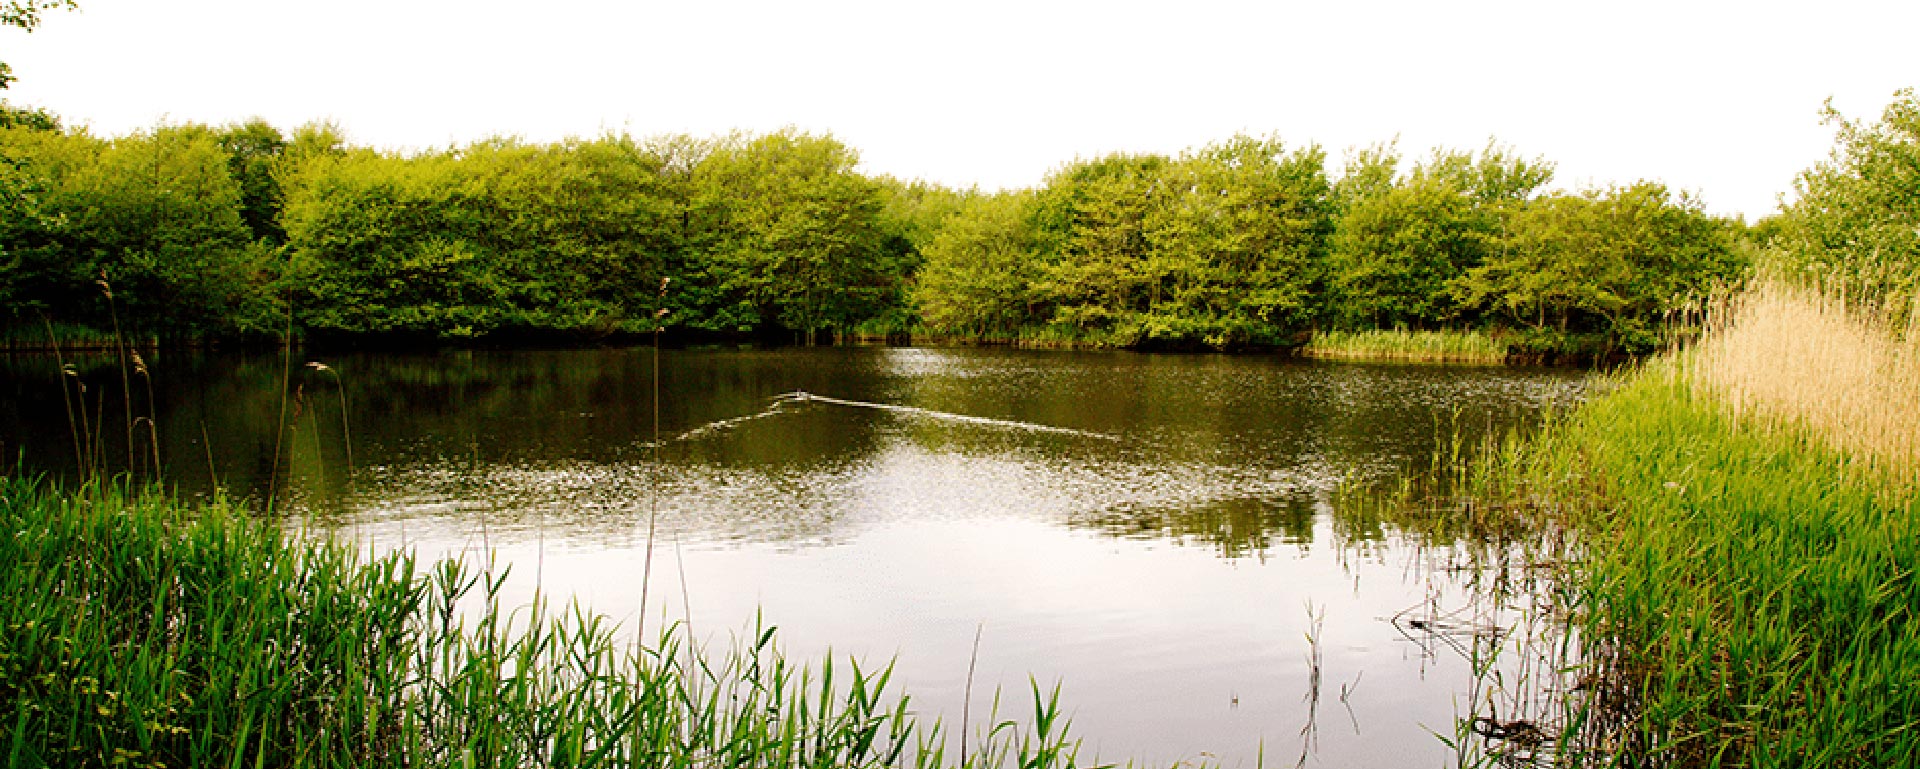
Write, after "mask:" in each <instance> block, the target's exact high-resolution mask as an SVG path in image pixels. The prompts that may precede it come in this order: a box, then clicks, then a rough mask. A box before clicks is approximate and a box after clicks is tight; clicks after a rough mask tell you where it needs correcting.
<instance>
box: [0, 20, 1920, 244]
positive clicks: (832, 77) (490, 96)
mask: <svg viewBox="0 0 1920 769" xmlns="http://www.w3.org/2000/svg"><path fill="white" fill-rule="evenodd" d="M1916 30H1920V2H1914V0H1905V1H1904V2H1851V1H1849V0H1836V1H1829V2H1822V3H1808V2H1795V3H1770V2H1753V1H1749V2H1737V3H1736V2H1714V3H1708V2H1685V1H1684V0H1664V1H1663V2H1640V1H1639V0H1628V1H1626V2H1612V3H1562V2H1541V1H1539V0H1534V1H1532V2H1406V3H1399V2H1335V1H1333V0H1318V1H1317V2H1227V1H1225V0H1219V1H1215V0H1185V1H1184V2H1178V3H1173V2H1164V3H1133V2H1119V1H1113V0H1109V1H1108V2H1048V1H1047V0H1027V1H1025V2H1000V0H970V1H969V2H916V1H914V0H892V1H891V2H850V1H834V2H808V1H805V0H788V1H787V2H746V1H744V0H721V1H718V2H695V1H693V0H681V1H680V2H673V3H658V2H650V1H648V0H630V1H628V2H610V1H603V0H546V1H545V2H537V3H528V2H518V3H505V2H494V0H461V1H460V2H453V1H451V0H328V2H314V1H313V0H308V1H307V2H295V1H294V0H170V1H169V2H152V0H80V9H79V10H78V11H54V12H50V13H48V14H46V16H45V17H44V18H43V21H42V26H41V28H40V29H38V30H36V31H34V32H33V33H31V34H28V33H25V32H22V31H20V30H18V29H12V28H7V29H0V61H6V62H7V63H9V64H11V65H12V66H13V69H14V74H15V75H16V76H18V77H19V78H20V81H19V82H18V83H15V84H14V86H13V88H11V89H10V90H8V91H6V92H4V93H0V96H4V97H5V98H7V99H8V100H9V101H11V102H13V103H15V104H27V105H35V106H40V107H45V108H47V109H50V110H52V111H53V112H55V113H56V114H59V115H60V116H61V117H62V118H63V119H64V120H65V121H66V122H67V123H68V125H73V126H86V127H88V128H90V129H91V130H92V131H93V132H94V133H95V134H97V135H106V136H117V135H122V134H126V133H129V132H133V131H138V130H142V129H146V128H151V127H153V126H156V125H160V124H177V123H186V122H198V123H210V124H222V123H227V122H233V121H240V120H245V119H248V118H251V117H261V118H264V119H266V120H267V121H269V122H271V123H273V124H274V125H277V126H279V127H281V128H282V129H291V128H293V127H295V126H298V125H301V124H304V123H308V122H311V121H316V120H327V121H332V122H334V123H335V124H336V125H338V126H339V127H341V128H342V129H344V131H345V133H346V135H347V137H348V139H349V141H350V142H352V143H354V144H357V145H364V146H373V147H378V148H382V149H387V150H394V151H410V150H423V149H434V148H445V147H448V146H454V145H461V144H465V143H468V142H471V141H474V140H477V139H482V138H487V137H492V136H513V137H519V138H521V139H524V140H528V141H535V142H547V141H556V140H559V139H563V138H566V137H569V136H580V137H593V136H598V135H601V134H604V133H607V132H625V133H628V134H631V135H633V136H635V137H649V136H656V135H662V134H675V133H687V134H693V135H696V136H709V135H715V134H720V133H725V132H728V131H732V130H744V131H748V132H755V133H758V132H767V131H774V130H779V129H781V128H783V127H789V126H790V127H794V128H798V129H800V130H803V131H808V132H812V133H822V134H831V135H832V136H834V137H835V138H837V139H839V140H840V141H842V142H844V143H846V144H847V145H849V146H851V147H853V148H854V149H855V150H857V151H858V152H859V153H860V157H861V162H862V169H863V170H864V171H866V172H868V173H876V174H890V175H893V176H896V177H900V178H903V179H925V180H927V181H932V182H938V183H941V184H945V185H948V186H953V187H961V188H964V187H974V186H977V187H979V188H981V189H983V190H993V189H1002V188H1017V187H1029V186H1036V185H1039V184H1042V183H1043V182H1044V181H1045V179H1046V176H1047V174H1048V173H1049V172H1051V171H1053V170H1055V169H1057V168H1059V167H1061V166H1062V165H1064V164H1066V163H1068V162H1070V161H1072V160H1074V159H1076V158H1094V157H1099V156H1103V155H1106V154H1109V153H1114V152H1136V153H1138V152H1152V153H1161V154H1167V155H1177V154H1178V153H1180V152H1181V151H1183V150H1186V149H1190V148H1198V147H1202V146H1205V145H1207V144H1209V143H1212V142H1219V141H1223V140H1226V139H1228V138H1230V137H1232V136H1233V135H1235V134H1236V133H1246V134H1251V135H1259V136H1266V135H1277V136H1279V137H1280V138H1281V139H1283V140H1284V141H1285V142H1287V143H1288V144H1289V145H1305V144H1318V145H1320V146H1322V147H1323V148H1325V149H1326V150H1327V152H1328V154H1329V167H1330V170H1331V171H1334V172H1336V173H1337V170H1338V168H1339V164H1340V162H1341V160H1342V158H1343V157H1344V156H1345V155H1346V154H1347V152H1348V151H1349V150H1351V149H1353V148H1357V147H1362V146H1365V145H1369V144H1374V143H1378V142H1384V141H1394V140H1397V141H1398V146H1399V147H1400V149H1401V150H1402V152H1403V154H1405V155H1407V156H1408V157H1410V158H1413V157H1419V156H1423V155H1425V154H1426V153H1427V152H1429V151H1430V150H1431V149H1432V148H1435V147H1447V148H1455V149H1478V148H1480V147H1482V146H1485V145H1486V144H1487V143H1488V142H1489V141H1490V140H1497V141H1498V142H1499V143H1501V144H1503V145H1507V146H1509V147H1511V148H1512V149H1513V150H1515V151H1517V152H1519V153H1520V154H1522V155H1525V156H1529V157H1542V158H1545V159H1547V160H1550V161H1553V162H1554V163H1556V165H1557V173H1556V176H1555V180H1554V186H1556V187H1559V188H1565V189H1581V188H1586V187H1595V186H1605V185H1608V184H1614V183H1619V184H1626V183H1632V182H1634V181H1637V180H1641V179H1648V180H1654V181H1660V182H1664V183H1665V184H1667V185H1668V186H1669V187H1671V188H1673V189H1676V190H1684V191H1689V192H1692V193H1694V194H1696V195H1698V196H1699V197H1700V198H1701V199H1702V200H1703V201H1704V202H1705V205H1706V207H1707V209H1708V210H1709V211H1712V212H1715V213H1720V214H1738V215H1744V216H1745V217H1747V219H1748V220H1749V221H1752V220H1757V219H1758V218H1760V217H1763V216H1766V215H1767V214H1769V213H1772V212H1773V211H1774V210H1775V209H1776V207H1777V205H1778V203H1779V201H1780V199H1781V196H1782V195H1790V194H1791V189H1792V183H1793V178H1794V175H1795V174H1796V173H1798V172H1799V171H1801V170H1803V169H1805V168H1807V167H1809V166H1811V165H1813V164H1814V163H1816V162H1819V161H1821V160H1823V159H1825V158H1826V157H1827V155H1828V153H1829V151H1830V150H1831V147H1832V143H1833V128H1832V127H1831V126H1830V125H1826V124H1823V122H1822V119H1821V108H1822V105H1823V104H1824V103H1825V102H1826V101H1827V100H1828V99H1832V102H1833V105H1834V106H1835V107H1836V108H1837V109H1838V110H1840V112H1841V113H1842V114H1845V115H1847V116H1848V117H1850V118H1856V119H1858V118H1866V119H1873V118H1877V116H1878V115H1879V114H1880V112H1881V110H1882V108H1884V107H1885V105H1886V104H1887V103H1888V102H1889V101H1891V100H1892V98H1893V96H1894V92H1895V90H1896V89H1899V88H1902V87H1914V86H1920V44H1916V43H1915V42H1914V41H1915V40H1916V39H1920V33H1916Z"/></svg>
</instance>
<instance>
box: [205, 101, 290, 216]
mask: <svg viewBox="0 0 1920 769" xmlns="http://www.w3.org/2000/svg"><path fill="white" fill-rule="evenodd" d="M216 141H218V142H219V143H220V148H221V149H223V150H226V152H227V172H228V173H230V174H232V175H233V180H234V182H235V183H237V184H239V185H240V220H241V221H243V222H245V223H246V225H247V230H248V231H249V232H251V233H253V238H254V240H259V241H265V242H267V243H270V244H279V243H282V242H284V241H285V240H286V239H287V233H286V231H285V230H283V229H281V228H280V201H281V194H280V182H279V180H278V179H275V178H274V175H273V174H274V167H275V165H276V164H278V163H279V160H280V154H281V152H283V151H284V150H285V149H286V147H287V140H286V137H284V136H282V135H281V134H280V129H278V128H274V127H273V126H272V125H270V124H268V123H267V121H265V120H261V119H259V118H254V119H252V120H249V121H247V122H245V123H235V124H233V125H229V126H227V127H225V128H222V129H220V131H219V133H218V134H217V135H216Z"/></svg>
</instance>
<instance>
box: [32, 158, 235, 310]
mask: <svg viewBox="0 0 1920 769" xmlns="http://www.w3.org/2000/svg"><path fill="white" fill-rule="evenodd" d="M0 144H4V150H0V154H4V156H5V157H6V158H7V162H6V165H7V166H9V167H10V171H9V172H8V174H9V175H10V176H12V177H13V178H15V179H22V180H24V181H23V182H20V183H18V184H17V185H8V186H16V188H17V189H24V190H26V191H27V192H28V193H29V196H25V197H23V196H21V195H18V194H15V195H10V196H9V197H10V198H12V205H13V206H14V207H15V208H17V209H23V210H26V213H27V214H28V216H26V217H25V218H23V219H19V220H15V221H14V222H13V225H12V226H11V227H9V228H7V229H8V231H7V232H6V233H5V235H4V237H5V240H4V245H0V249H4V250H5V251H6V252H7V254H8V262H7V273H8V274H7V275H6V276H5V281H4V283H5V286H6V290H7V291H8V292H9V293H11V294H13V297H12V298H14V299H16V303H15V304H14V307H13V309H14V311H15V315H16V318H18V317H19V315H20V313H22V312H35V313H37V312H42V311H44V312H48V313H50V314H55V315H58V316H59V318H60V319H61V320H65V321H68V322H81V323H93V324H95V325H96V326H97V327H101V328H104V327H106V326H108V323H107V322H106V313H105V311H104V307H103V306H102V305H103V302H102V301H101V289H100V286H99V285H98V284H97V281H100V280H105V281H107V282H108V283H109V284H110V285H112V287H113V289H114V291H115V304H116V306H117V307H118V309H119V312H120V314H121V317H122V319H123V320H125V321H127V325H128V326H129V328H130V329H132V330H133V331H134V332H135V333H138V334H141V335H157V336H162V337H192V336H204V335H220V334H228V333H243V332H245V331H248V330H253V329H251V328H250V326H249V324H250V323H252V321H253V319H252V318H251V317H250V315H251V313H252V312H253V311H254V310H255V309H257V302H256V299H257V294H258V293H259V292H260V291H262V290H263V289H262V286H261V284H260V281H259V280H258V279H257V278H258V274H257V270H256V267H257V265H256V264H255V263H254V260H255V259H256V258H257V257H258V256H259V255H258V254H257V253H255V252H253V251H251V250H249V249H247V248H245V245H246V243H247V241H248V238H247V233H246V230H245V227H244V225H243V224H241V222H240V220H239V216H238V213H237V210H238V205H237V203H238V199H239V191H238V189H237V187H236V186H235V185H234V183H233V179H232V177H231V176H229V174H228V173H227V168H226V162H227V157H226V154H225V152H223V151H222V150H221V149H220V147H219V146H218V144H216V143H215V142H214V141H213V139H212V135H211V132H210V131H209V130H207V129H206V128H205V127H202V126H177V127H162V128H158V129H155V130H153V131H151V132H146V133H138V134H133V135H130V136H126V137H122V138H120V139H116V140H114V141H112V142H102V141H99V140H97V139H94V138H92V137H90V136H87V135H86V134H84V133H73V134H66V133H60V132H52V131H39V130H28V129H22V128H10V129H0ZM23 201H25V202H24V203H23Z"/></svg>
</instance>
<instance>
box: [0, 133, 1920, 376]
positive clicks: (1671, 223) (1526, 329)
mask: <svg viewBox="0 0 1920 769" xmlns="http://www.w3.org/2000/svg"><path fill="white" fill-rule="evenodd" d="M1904 104H1905V105H1906V106H1905V107H1904V108H1905V109H1908V110H1909V111H1910V110H1911V109H1912V99H1911V98H1910V95H1909V98H1908V99H1907V101H1906V102H1904ZM1861 130H1865V129H1861ZM1330 166H1331V167H1330ZM1553 170H1554V169H1553V164H1552V163H1551V162H1549V161H1547V160H1545V159H1540V158H1528V157H1523V156H1521V155H1520V154H1518V153H1516V152H1515V151H1514V150H1512V149H1509V148H1506V147H1503V146H1500V145H1498V144H1493V143H1489V145H1488V146H1486V147H1485V148H1483V149H1480V150H1477V151H1452V150H1441V151H1436V152H1433V153H1431V154H1430V155H1428V156H1425V157H1419V158H1407V157H1403V156H1402V155H1401V154H1400V152H1399V151H1398V150H1397V148H1396V147H1395V146H1393V145H1391V144H1386V145H1378V146H1373V147H1368V148H1362V149H1359V150H1356V151H1353V152H1350V153H1347V155H1346V156H1345V157H1344V158H1342V159H1341V160H1340V161H1339V162H1338V163H1337V166H1335V164H1333V163H1330V161H1329V159H1328V156H1327V153H1326V152H1325V151H1324V150H1322V149H1321V148H1320V147H1318V146H1316V145H1312V144H1305V145H1289V144H1284V143H1282V142H1281V141H1279V140H1278V139H1274V138H1268V137H1249V136H1236V137H1232V138H1229V139H1227V140H1225V141H1222V142H1219V143H1217V144H1212V145H1209V146H1206V147H1201V148H1197V149H1192V150H1189V151H1186V152H1183V153H1181V154H1180V155H1179V156H1177V157H1167V156H1161V155H1130V154H1115V155H1111V156H1107V157H1101V158H1094V159H1082V160H1075V161H1073V162H1070V163H1067V164H1065V165H1064V166H1062V167H1060V168H1058V169H1056V170H1055V171H1054V172H1053V173H1052V174H1051V175H1049V176H1048V177H1047V178H1046V180H1045V182H1044V183H1043V184H1042V185H1040V186H1039V187H1038V188H1035V189H1024V190H1013V191H1004V192H992V193H988V192H982V191H978V190H953V189H947V188H944V187H941V186H938V185H933V184H928V183H924V182H918V181H915V182H906V181H901V180H897V179H893V178H887V177H875V176H870V175H867V174H864V173H862V172H861V171H860V170H859V169H858V155H857V153H856V151H855V150H854V149H853V148H850V147H848V146H846V145H845V144H842V143H841V142H839V141H837V140H835V139H834V138H832V137H830V136H820V135H813V134H808V133H804V132H800V131H797V130H785V131H780V132H776V133H771V134H764V135H748V134H734V135H727V136H719V137H711V138H696V137H690V136H668V137H657V138H652V139H635V138H632V137H628V136H621V135H609V136H603V137H600V138H597V139H590V140H589V139H575V140H568V141H564V142H559V143H554V144H536V143H529V142H523V141H519V140H514V139H506V138H502V139H495V140H490V141H484V142H479V143H476V144H473V145H470V146H465V147H456V148H448V149H444V150H430V151H419V152H392V151H380V150H375V149H371V148H366V147H356V146H353V145H351V144H350V143H349V142H348V141H347V140H346V139H345V138H344V137H343V134H342V132H341V130H340V129H338V128H337V127H334V126H331V125H325V124H316V125H308V126H303V127H299V128H296V129H293V130H292V131H290V132H289V131H283V130H281V129H279V128H276V127H274V126H271V125H268V124H266V123H264V122H261V121H253V122H248V123H244V124H236V125H227V126H219V127H214V126H205V125H192V124H188V125H166V126H160V127H156V128H154V129H151V130H148V131H143V132H138V133H134V134H131V135H126V136H119V137H113V138H103V137H98V136H94V135H92V134H91V133H89V132H88V131H86V130H81V129H72V128H65V127H63V126H62V124H61V121H60V120H59V119H58V118H57V117H56V116H53V115H50V114H47V113H45V112H42V111H37V110H31V109H22V108H18V107H7V108H5V109H4V111H0V307H4V309H0V339H5V340H7V341H8V342H9V343H11V344H15V345H31V344H35V343H44V341H45V340H46V339H47V338H48V336H49V334H50V333H51V334H55V335H58V336H61V337H62V338H63V339H66V338H81V337H87V336H89V335H91V336H92V338H101V337H102V336H103V335H110V334H112V333H114V329H115V328H116V327H118V328H120V329H121V330H122V333H123V334H124V335H126V336H128V337H131V338H134V339H139V340H160V341H166V342H187V341H193V342H219V343H272V342H277V341H278V340H280V339H282V338H283V337H284V336H285V335H288V334H291V335H292V336H294V337H296V338H300V339H304V340H307V341H309V342H317V343H340V344H345V343H352V344H365V343H382V344H390V343H399V344H439V343H462V344H524V343H540V344H550V343H561V344H566V343H586V342H598V341H607V342H618V341H621V340H623V339H632V338H636V337H639V336H644V335H646V334H649V333H650V332H652V331H653V330H654V329H655V328H656V324H661V325H662V326H663V328H664V330H665V332H666V333H667V334H668V335H669V338H670V339H671V340H674V341H679V342H693V341H702V340H732V339H754V340H760V341H773V342H786V343H794V342H803V343H813V342H824V341H831V340H835V339H848V338H851V337H855V336H871V337H879V336H889V337H894V338H899V337H902V336H907V335H912V336H914V337H917V338H920V339H928V338H935V339H945V340H954V341H972V342H992V343H1025V344H1084V345H1098V346H1115V347H1128V348H1173V349H1246V348H1290V347H1295V346H1298V345H1300V344H1302V343H1304V342H1305V341H1306V340H1307V339H1308V338H1309V337H1310V336H1311V335H1312V333H1313V332H1314V331H1316V330H1322V331H1325V330H1336V329H1337V330H1355V329H1374V328H1380V329H1390V328H1407V329H1461V330H1467V329H1471V330H1479V331H1485V332H1488V333H1491V334H1493V335H1494V336H1495V337H1497V338H1500V339H1503V340H1506V342H1507V343H1508V344H1511V345H1513V346H1514V348H1515V349H1517V350H1531V351H1547V352H1551V351H1558V350H1572V349H1587V350H1595V349H1601V350H1609V351H1614V350H1619V351H1639V350H1646V349H1651V348H1653V347H1656V346H1658V345H1659V344H1660V343H1661V342H1662V341H1663V335H1664V334H1665V333H1667V331H1666V329H1667V328H1668V326H1669V324H1668V323H1667V321H1668V319H1670V318H1671V317H1673V315H1674V313H1676V312H1677V311H1681V310H1684V309H1686V308H1688V307H1690V306H1692V305H1693V304H1695V303H1697V302H1698V301H1699V300H1700V299H1702V298H1703V297H1705V296H1708V295H1709V294H1710V293H1711V292H1712V291H1714V290H1715V289H1716V288H1718V287H1722V286H1725V285H1726V284H1728V283H1729V282H1732V281H1737V280H1740V279H1741V278H1742V276H1743V275H1744V274H1745V273H1746V271H1747V270H1748V269H1749V267H1750V264H1751V262H1752V261H1753V259H1754V258H1755V255H1756V254H1757V253H1759V251H1760V250H1762V249H1761V247H1762V245H1764V243H1765V242H1767V241H1768V240H1769V239H1774V238H1800V239H1808V238H1835V237H1842V235H1837V234H1833V233H1832V232H1831V231H1830V230H1832V227H1833V226H1837V225H1832V226H1830V225H1827V224H1823V223H1822V222H1824V221H1825V220H1824V219H1821V218H1820V217H1819V216H1818V215H1815V214H1814V213H1811V212H1812V211H1813V209H1816V208H1817V209H1818V210H1819V211H1820V212H1826V211H1829V210H1830V209H1829V208H1826V207H1820V206H1815V205H1811V204H1809V205H1805V206H1801V207H1800V208H1798V209H1795V210H1796V211H1798V210H1801V209H1806V210H1807V211H1809V212H1810V213H1806V214H1803V215H1795V214H1794V213H1793V212H1789V215H1788V216H1785V217H1776V219H1777V220H1778V221H1776V220H1768V221H1766V222H1763V223H1761V224H1760V225H1759V226H1757V227H1753V228H1749V227H1747V226H1746V225H1745V224H1744V223H1742V222H1740V221H1737V220H1728V219H1723V218H1717V217H1714V216H1712V215H1709V214H1708V213H1706V211H1705V209H1704V207H1703V205H1702V203H1701V201H1699V200H1697V199H1696V198H1694V197H1692V196H1690V195H1688V194H1685V193H1681V192H1675V191H1673V190H1670V189H1668V188H1666V187H1665V186H1663V185H1661V184H1659V183H1656V182H1646V181H1642V182H1636V183H1633V184H1627V185H1618V186H1609V187H1604V188H1597V189H1584V190H1572V191H1568V190H1561V189H1556V188H1554V187H1553ZM1802 185H1803V187H1805V188H1806V189H1805V190H1803V193H1802V194H1803V198H1807V199H1819V198H1820V196H1821V195H1824V194H1827V192H1826V189H1827V186H1831V185H1827V186H1822V185H1823V183H1822V182H1821V181H1820V177H1819V175H1818V173H1817V172H1814V173H1810V174H1809V175H1808V176H1807V177H1806V178H1805V179H1803V180H1802ZM1896 235H1897V233H1896ZM1889 237H1892V236H1889ZM1905 237H1911V233H1910V232H1909V233H1907V235H1905ZM1877 279H1879V280H1900V279H1903V278H1898V277H1893V276H1882V277H1880V278H1877ZM662 311H664V313H663V312H662Z"/></svg>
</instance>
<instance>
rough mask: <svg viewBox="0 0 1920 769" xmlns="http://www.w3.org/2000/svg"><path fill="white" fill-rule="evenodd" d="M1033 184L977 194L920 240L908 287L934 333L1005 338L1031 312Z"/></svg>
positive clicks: (1008, 337) (1034, 266)
mask: <svg viewBox="0 0 1920 769" xmlns="http://www.w3.org/2000/svg"><path fill="white" fill-rule="evenodd" d="M1036 200H1037V198H1036V196H1035V195H1034V194H1033V193H1031V192H1017V193H1002V194H999V195H975V196H972V197H969V198H967V199H966V200H965V202H963V203H962V204H961V206H960V208H959V210H958V211H956V212H955V213H954V214H953V215H952V217H951V219H949V220H948V221H946V222H944V223H943V225H942V226H941V227H940V228H939V229H938V230H936V231H935V234H934V235H933V236H932V237H931V238H930V239H929V240H928V242H927V243H926V245H925V246H923V247H922V248H921V251H920V253H921V255H922V256H923V257H924V258H925V260H926V262H925V264H924V266H922V268H921V269H920V273H919V281H918V283H917V284H916V286H915V289H914V295H913V299H914V306H915V307H916V308H917V309H918V310H919V314H920V319H921V321H922V322H924V323H925V324H926V325H927V327H928V328H929V329H931V330H933V331H934V332H935V333H938V334H943V335H947V336H959V337H967V338H971V339H975V340H983V341H984V340H996V341H1006V340H1011V339H1013V338H1014V337H1016V336H1017V335H1018V333H1019V329H1020V327H1021V326H1022V325H1025V324H1026V323H1028V322H1030V321H1031V320H1032V313H1031V308H1032V306H1033V304H1034V299H1035V295H1034V290H1033V281H1034V278H1035V275H1034V274H1033V273H1034V268H1036V267H1037V266H1038V265H1037V264H1035V262H1034V260H1033V253H1034V250H1035V232H1034V225H1033V216H1034V211H1035V204H1036Z"/></svg>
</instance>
